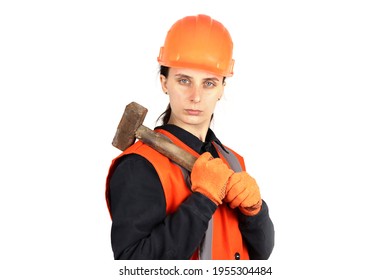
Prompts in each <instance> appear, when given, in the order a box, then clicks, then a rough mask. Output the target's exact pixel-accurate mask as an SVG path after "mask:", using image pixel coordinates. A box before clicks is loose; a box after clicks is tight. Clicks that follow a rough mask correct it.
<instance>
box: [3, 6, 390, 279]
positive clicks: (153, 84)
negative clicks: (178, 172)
mask: <svg viewBox="0 0 390 280" xmlns="http://www.w3.org/2000/svg"><path fill="white" fill-rule="evenodd" d="M386 2H387V1H342V0H339V1H226V0H224V1H216V0H214V1H183V0H181V1H149V0H143V1H81V0H80V1H2V2H1V4H0V96H1V97H0V123H1V138H0V141H1V142H0V161H1V169H0V170H1V177H0V178H1V196H0V197H1V203H0V215H1V228H2V230H1V237H0V248H1V249H0V254H1V257H2V260H3V261H2V269H1V272H0V274H2V273H4V275H8V276H7V277H6V278H5V277H3V276H2V277H1V278H2V279H26V278H28V277H29V276H30V277H33V278H36V276H47V277H49V276H55V277H53V278H54V279H69V277H71V276H77V275H78V277H84V279H88V278H89V279H92V278H94V279H114V278H115V276H116V275H117V266H118V264H117V263H115V262H114V261H112V251H111V246H110V222H111V221H110V218H109V215H108V211H107V209H106V205H105V198H104V190H105V178H106V175H107V171H108V167H109V165H110V162H111V160H112V158H113V157H115V156H116V155H117V154H118V153H119V150H117V149H115V148H114V147H112V146H111V141H112V138H113V136H114V133H115V130H116V127H117V125H118V123H119V120H120V118H121V116H122V113H123V110H124V108H125V106H126V104H128V103H130V102H131V101H137V102H139V103H141V104H142V105H144V106H145V107H147V108H148V109H149V113H148V115H147V118H146V121H145V124H146V125H147V126H149V127H154V126H155V120H156V119H157V117H158V116H159V115H160V114H161V113H162V112H163V111H164V109H165V107H166V105H167V102H168V100H167V97H166V96H165V95H164V94H163V92H162V91H161V89H160V86H159V81H158V65H157V61H156V58H157V55H158V52H159V48H160V46H161V45H162V44H163V41H164V38H165V35H166V32H167V31H168V29H169V28H170V26H171V25H172V24H173V23H174V22H175V21H176V20H177V19H179V18H182V17H184V16H187V15H195V14H198V13H204V14H208V15H210V16H212V17H213V18H215V19H217V20H219V21H221V22H222V23H223V24H224V25H225V26H226V27H227V28H228V29H229V31H230V33H231V35H232V38H233V41H234V58H235V60H236V64H235V74H234V76H233V77H232V78H229V79H228V81H227V86H226V89H225V96H224V98H223V100H221V101H220V103H219V104H218V108H217V110H216V112H215V121H214V123H213V125H212V128H213V129H214V131H215V132H216V133H217V136H218V137H219V138H220V139H221V141H222V142H223V143H224V144H226V145H228V146H230V147H232V148H234V149H235V150H236V151H238V152H239V153H241V154H242V155H243V156H244V157H245V159H246V164H247V169H248V171H249V173H250V174H251V175H252V176H253V177H255V178H256V179H257V181H258V183H259V185H260V188H261V193H262V196H263V198H264V200H266V201H267V203H268V204H269V207H270V215H271V218H272V219H273V221H274V224H275V230H276V244H275V249H274V252H273V254H272V256H271V258H270V260H269V261H268V263H269V264H272V266H273V269H274V271H275V272H274V275H273V277H271V279H287V277H289V278H290V279H298V278H299V279H330V277H332V278H333V277H334V278H337V279H342V278H344V279H346V278H348V279H352V278H353V277H360V276H361V277H362V278H363V277H366V279H368V277H369V278H370V279H388V277H389V275H390V273H389V270H388V267H387V265H388V263H389V250H390V246H389V237H388V236H389V235H390V230H389V222H388V220H389V217H388V216H389V213H390V211H389V210H390V209H389V206H388V205H389V195H388V191H387V190H388V188H389V187H390V178H389V177H390V175H389V174H390V148H389V143H390V135H389V132H390V131H389V127H390V124H389V120H390V112H389V111H390V110H389V107H390V102H389V94H390V52H389V50H390V28H389V27H390V17H389V14H390V9H389V7H388V5H386V4H385V3H386ZM266 264H267V262H266ZM80 279H81V278H80Z"/></svg>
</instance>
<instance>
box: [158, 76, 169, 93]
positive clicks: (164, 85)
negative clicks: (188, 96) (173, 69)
mask: <svg viewBox="0 0 390 280" xmlns="http://www.w3.org/2000/svg"><path fill="white" fill-rule="evenodd" d="M160 83H161V89H162V91H163V92H164V93H166V92H168V88H167V78H166V77H165V76H164V75H160Z"/></svg>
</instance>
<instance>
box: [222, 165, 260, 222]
mask: <svg viewBox="0 0 390 280" xmlns="http://www.w3.org/2000/svg"><path fill="white" fill-rule="evenodd" d="M224 201H225V202H226V203H229V206H230V208H232V209H234V208H236V207H238V208H239V209H240V211H241V213H243V214H244V215H247V216H254V215H256V214H257V213H259V211H260V208H261V204H262V200H261V196H260V189H259V186H258V185H257V183H256V180H255V179H254V178H252V177H251V176H250V175H249V174H248V173H247V172H245V171H243V172H237V173H234V174H233V175H232V176H231V177H230V180H229V182H228V184H227V186H226V196H225V199H224Z"/></svg>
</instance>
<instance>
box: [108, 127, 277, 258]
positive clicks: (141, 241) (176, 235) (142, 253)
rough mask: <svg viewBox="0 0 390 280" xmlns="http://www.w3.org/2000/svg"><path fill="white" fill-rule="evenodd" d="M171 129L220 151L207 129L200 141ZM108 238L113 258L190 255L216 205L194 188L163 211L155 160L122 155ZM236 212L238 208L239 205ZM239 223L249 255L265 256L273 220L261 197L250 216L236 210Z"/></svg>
mask: <svg viewBox="0 0 390 280" xmlns="http://www.w3.org/2000/svg"><path fill="white" fill-rule="evenodd" d="M160 128H162V129H164V130H167V131H169V132H170V133H172V134H173V135H175V136H176V137H178V138H179V139H180V140H181V141H183V142H184V143H185V144H187V145H188V146H189V147H191V148H192V149H193V150H195V151H197V152H198V153H200V154H201V153H203V152H205V151H209V152H210V153H211V154H212V155H213V156H214V157H218V154H217V152H216V151H215V148H214V146H213V145H211V141H214V142H215V143H217V144H219V145H221V146H222V144H221V142H220V141H219V140H218V139H217V138H216V136H215V135H214V133H213V132H212V131H211V130H209V131H208V134H207V137H206V141H205V142H202V141H201V140H199V139H198V138H197V137H195V136H194V135H192V134H191V133H189V132H187V131H185V130H183V129H181V128H179V127H177V126H174V125H165V126H162V127H160ZM109 195H110V196H109V197H110V205H111V215H112V228H111V244H112V249H113V252H114V258H115V259H161V260H162V259H189V258H191V256H192V255H193V253H194V252H195V250H196V248H198V247H199V244H200V243H201V241H202V238H203V236H204V234H205V232H206V230H207V227H208V222H209V220H210V219H211V217H212V215H213V213H214V212H215V211H216V209H217V206H216V205H215V204H214V203H213V202H212V201H211V200H210V199H209V198H207V197H206V196H204V195H202V194H200V193H197V192H194V193H192V194H191V195H190V196H189V197H188V198H187V199H186V200H185V201H184V202H183V203H182V204H181V205H180V206H179V208H178V209H177V210H176V211H175V212H174V213H172V214H170V215H167V214H166V211H165V209H166V204H165V196H164V191H163V187H162V184H161V182H160V179H159V177H158V175H157V172H156V170H155V169H154V167H153V165H152V164H151V163H150V162H149V161H147V160H146V159H145V158H143V157H142V156H140V155H137V154H130V155H126V156H124V157H123V158H122V159H121V161H120V162H119V164H118V165H117V166H116V168H115V170H114V172H113V175H112V177H111V180H110V193H109ZM238 212H239V211H238ZM238 217H239V228H240V231H241V234H242V236H243V239H244V240H245V242H246V244H247V247H248V252H249V256H250V258H251V259H268V258H269V256H270V254H271V252H272V249H273V246H274V226H273V223H272V221H271V219H270V217H269V214H268V206H267V204H266V203H265V201H263V204H262V208H261V211H260V212H259V213H258V214H257V215H255V216H252V217H248V216H245V215H243V214H241V212H239V213H238Z"/></svg>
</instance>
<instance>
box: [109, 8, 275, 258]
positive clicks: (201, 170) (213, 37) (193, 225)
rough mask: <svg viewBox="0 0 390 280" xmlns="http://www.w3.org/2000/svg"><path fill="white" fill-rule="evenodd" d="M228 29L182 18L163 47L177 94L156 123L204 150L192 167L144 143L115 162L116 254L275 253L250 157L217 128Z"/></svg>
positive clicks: (164, 77)
mask: <svg viewBox="0 0 390 280" xmlns="http://www.w3.org/2000/svg"><path fill="white" fill-rule="evenodd" d="M232 50H233V43H232V40H231V37H230V35H229V32H228V31H227V30H226V29H225V27H224V26H223V25H222V24H221V23H220V22H218V21H216V20H213V19H211V18H210V17H209V16H206V15H197V16H188V17H185V18H183V19H181V20H179V21H177V22H176V23H175V24H174V25H173V26H172V27H171V29H170V30H169V32H168V33H167V37H166V39H165V43H164V46H163V47H162V48H161V49H160V55H159V57H158V62H159V64H160V66H161V70H160V74H161V75H160V82H161V87H162V90H163V92H164V93H165V94H167V95H168V96H169V105H168V108H167V110H166V112H164V113H163V115H162V119H163V125H162V126H160V127H157V128H155V131H157V132H158V133H161V134H163V135H165V136H166V137H168V138H169V139H171V140H172V141H173V142H174V143H175V144H177V145H179V146H180V147H182V148H184V149H186V150H187V151H189V152H190V153H192V154H193V155H195V156H197V157H198V159H197V160H196V162H195V164H194V166H193V169H192V172H191V173H189V172H188V171H186V170H185V169H184V168H182V167H180V166H179V165H177V164H175V163H173V162H172V161H170V160H169V159H168V158H166V157H165V156H163V155H161V154H160V153H158V152H156V151H155V150H153V149H152V148H150V147H148V146H147V145H145V144H144V143H142V141H138V142H136V143H135V144H134V145H132V146H130V147H129V148H128V149H126V150H125V151H124V152H123V153H122V154H121V155H120V156H119V157H117V158H116V159H114V160H113V162H112V165H111V168H110V171H109V174H108V177H107V192H106V194H107V195H106V198H107V202H108V205H109V211H110V214H111V217H112V231H111V242H112V249H113V252H114V258H115V259H268V258H269V256H270V254H271V252H272V249H273V246H274V227H273V223H272V221H271V219H270V217H269V215H268V206H267V204H266V203H265V202H264V201H263V200H262V199H261V196H260V191H259V187H258V186H257V184H256V181H255V179H253V178H252V177H251V176H250V175H249V174H248V173H247V172H245V165H244V160H243V158H242V157H241V156H240V155H238V154H237V153H236V152H235V151H233V150H232V149H230V148H228V147H226V146H224V145H223V144H222V143H221V142H220V141H219V140H218V138H217V137H216V136H215V134H214V133H213V131H212V130H211V129H210V128H209V126H210V122H211V120H212V117H213V112H214V108H215V106H216V104H217V102H218V100H220V99H221V97H222V95H223V92H224V87H225V78H226V77H229V76H232V74H233V64H234V60H233V59H232Z"/></svg>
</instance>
